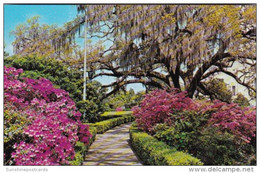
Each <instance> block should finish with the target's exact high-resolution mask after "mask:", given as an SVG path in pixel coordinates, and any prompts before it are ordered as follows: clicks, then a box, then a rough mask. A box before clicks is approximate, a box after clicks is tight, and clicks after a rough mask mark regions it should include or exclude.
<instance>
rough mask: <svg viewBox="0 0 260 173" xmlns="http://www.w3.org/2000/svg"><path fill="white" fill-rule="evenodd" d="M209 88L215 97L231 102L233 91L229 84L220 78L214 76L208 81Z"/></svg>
mask: <svg viewBox="0 0 260 173" xmlns="http://www.w3.org/2000/svg"><path fill="white" fill-rule="evenodd" d="M207 89H208V90H209V91H210V93H212V96H213V97H214V99H219V100H221V101H223V102H227V103H230V102H231V97H232V92H231V91H230V90H229V89H228V88H227V84H226V83H225V82H224V81H223V80H222V79H218V78H214V79H212V80H210V81H209V82H207Z"/></svg>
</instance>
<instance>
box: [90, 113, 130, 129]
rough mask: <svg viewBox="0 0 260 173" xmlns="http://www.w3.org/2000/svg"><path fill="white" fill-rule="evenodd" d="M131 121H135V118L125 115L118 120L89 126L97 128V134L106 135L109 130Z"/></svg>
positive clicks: (113, 119)
mask: <svg viewBox="0 0 260 173" xmlns="http://www.w3.org/2000/svg"><path fill="white" fill-rule="evenodd" d="M131 121H134V117H133V116H132V115H123V116H120V117H117V118H111V119H108V120H104V121H100V122H96V123H94V124H89V125H90V127H96V128H97V133H104V132H106V131H107V130H109V129H111V128H113V127H115V126H118V125H121V124H124V123H127V122H131Z"/></svg>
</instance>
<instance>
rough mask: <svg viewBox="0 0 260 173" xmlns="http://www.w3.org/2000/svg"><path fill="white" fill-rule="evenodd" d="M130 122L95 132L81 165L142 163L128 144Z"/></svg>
mask: <svg viewBox="0 0 260 173" xmlns="http://www.w3.org/2000/svg"><path fill="white" fill-rule="evenodd" d="M130 125H131V123H127V124H123V125H120V126H117V127H115V128H113V129H111V130H109V131H107V132H106V133H104V134H97V136H96V140H95V142H94V143H93V144H92V145H91V147H90V149H89V151H88V153H87V154H86V157H85V161H84V163H83V165H110V166H114V165H142V164H141V163H140V161H139V160H138V159H137V157H136V156H135V154H134V152H133V151H132V149H131V147H130V145H129V127H130Z"/></svg>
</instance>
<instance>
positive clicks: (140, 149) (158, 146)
mask: <svg viewBox="0 0 260 173" xmlns="http://www.w3.org/2000/svg"><path fill="white" fill-rule="evenodd" d="M129 131H130V142H131V145H132V147H133V149H134V150H135V152H136V153H137V155H138V156H139V158H140V159H141V160H142V161H143V163H144V164H145V165H203V163H202V162H201V161H200V160H199V159H197V158H195V157H192V156H191V155H189V154H187V153H184V152H180V151H177V150H176V149H175V148H172V147H170V146H168V145H167V144H165V143H164V142H161V141H158V140H157V139H156V138H154V137H152V136H150V135H149V134H147V133H145V132H143V131H140V130H138V128H137V127H136V126H135V125H134V124H133V125H132V126H131V127H130V130H129Z"/></svg>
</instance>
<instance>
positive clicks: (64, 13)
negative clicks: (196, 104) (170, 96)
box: [4, 5, 145, 92]
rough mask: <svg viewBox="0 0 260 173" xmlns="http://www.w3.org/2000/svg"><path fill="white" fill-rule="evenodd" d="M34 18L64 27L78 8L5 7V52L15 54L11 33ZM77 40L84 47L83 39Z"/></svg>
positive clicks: (137, 87)
mask: <svg viewBox="0 0 260 173" xmlns="http://www.w3.org/2000/svg"><path fill="white" fill-rule="evenodd" d="M33 16H40V20H39V21H40V23H41V24H48V25H51V24H56V25H58V26H63V24H64V23H66V22H68V21H71V20H73V19H74V18H76V16H77V7H76V6H75V5H4V42H5V50H6V51H7V52H8V53H9V54H10V55H12V54H13V46H12V42H13V41H14V36H12V35H11V34H10V32H11V31H13V30H15V28H16V26H17V25H19V24H22V23H25V22H26V20H27V19H29V18H31V17H33ZM76 40H78V41H79V42H80V43H79V44H80V45H82V41H83V39H76ZM96 80H97V81H99V82H101V83H102V84H109V83H111V82H113V81H114V78H112V77H109V76H103V77H98V78H96ZM126 88H127V90H130V88H132V89H134V91H135V92H138V91H142V90H144V89H145V88H144V87H143V85H142V84H129V85H127V87H126Z"/></svg>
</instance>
